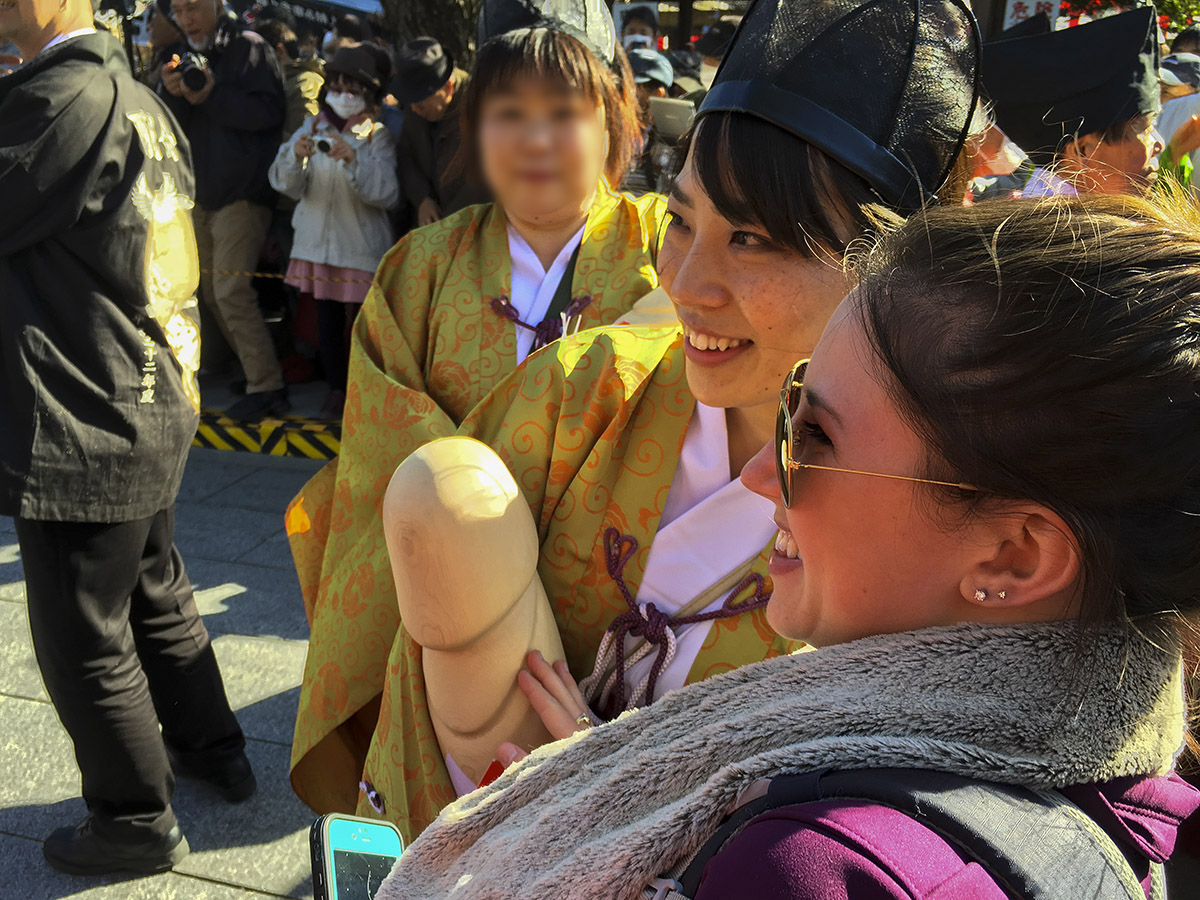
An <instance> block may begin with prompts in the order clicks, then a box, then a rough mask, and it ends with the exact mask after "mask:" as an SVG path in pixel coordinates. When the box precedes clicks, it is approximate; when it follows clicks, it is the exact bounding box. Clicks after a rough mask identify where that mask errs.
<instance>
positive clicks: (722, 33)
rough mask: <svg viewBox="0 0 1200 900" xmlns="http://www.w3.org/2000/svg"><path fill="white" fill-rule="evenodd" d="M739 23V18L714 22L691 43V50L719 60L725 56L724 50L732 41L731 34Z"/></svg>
mask: <svg viewBox="0 0 1200 900" xmlns="http://www.w3.org/2000/svg"><path fill="white" fill-rule="evenodd" d="M740 21H741V19H740V18H728V19H721V20H720V21H717V22H714V23H713V24H712V25H709V26H708V28H706V29H705V31H704V34H702V35H700V39H699V40H697V41H694V42H693V43H692V49H693V50H695V51H696V52H697V53H699V54H700V55H701V56H710V57H716V58H717V59H720V58H721V57H722V56H724V55H725V48H727V47H728V46H729V42H730V41H731V40H732V39H733V34H734V32H735V31H737V27H738V23H739V22H740Z"/></svg>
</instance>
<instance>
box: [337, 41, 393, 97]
mask: <svg viewBox="0 0 1200 900" xmlns="http://www.w3.org/2000/svg"><path fill="white" fill-rule="evenodd" d="M367 46H368V45H366V44H352V45H350V46H349V47H343V48H342V49H340V50H339V51H338V52H337V53H335V54H334V55H333V59H332V60H331V61H330V62H329V64H328V65H326V66H325V72H326V74H328V75H345V76H346V77H347V78H353V79H354V80H355V81H357V82H359V83H360V84H365V85H367V86H368V87H372V88H374V89H375V90H376V91H379V90H381V89H382V88H383V83H384V81H386V80H387V70H386V69H381V67H380V62H381V60H380V59H379V58H378V57H377V55H376V54H375V53H374V52H372V51H371V50H368V49H367Z"/></svg>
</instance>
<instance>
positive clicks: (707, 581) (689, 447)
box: [572, 403, 776, 699]
mask: <svg viewBox="0 0 1200 900" xmlns="http://www.w3.org/2000/svg"><path fill="white" fill-rule="evenodd" d="M774 511H775V507H774V504H773V503H771V501H770V500H767V499H766V498H765V497H760V496H759V495H758V494H755V493H752V492H751V491H750V490H749V489H748V488H746V487H745V486H744V485H743V484H742V482H741V480H740V479H738V478H734V479H733V480H730V478H729V432H728V430H727V429H726V426H725V410H723V409H716V408H714V407H711V406H705V405H704V404H702V403H697V404H696V412H695V413H694V414H693V416H692V422H691V425H690V426H689V427H688V431H687V435H686V437H684V441H683V452H682V454H681V455H680V459H679V468H678V469H676V471H675V477H674V478H673V479H672V481H671V490H670V493H668V494H667V503H666V507H665V508H664V509H663V517H662V521H661V523H660V524H659V527H658V534H657V535H655V537H654V543H653V544H651V546H650V557H649V559H648V560H647V561H646V573H645V576H644V577H643V579H642V583H641V586H640V587H639V588H638V593H637V598H636V599H637V602H638V603H639V604H640V603H653V604H654V605H655V606H656V607H657V608H658V609H660V610H662V611H663V612H665V613H667V614H669V615H674V614H675V613H677V612H678V611H679V610H681V609H683V607H685V606H687V605H688V604H689V603H691V602H692V600H693V599H695V598H696V597H698V596H700V595H701V594H702V593H704V592H705V591H706V590H708V589H709V588H710V587H711V586H712V585H714V584H716V583H717V582H719V581H721V580H722V579H723V578H725V576H727V575H728V574H729V573H730V572H732V571H733V570H734V568H735V567H736V566H739V565H741V564H742V563H743V562H745V561H746V560H748V559H750V558H751V557H752V556H757V555H758V554H759V553H761V552H762V549H763V548H764V547H765V546H767V542H768V541H769V540H771V538H772V536H773V535H774V534H775V531H776V528H775V523H774V521H773V519H772V517H773V515H774ZM724 602H725V596H720V597H717V598H715V599H714V600H713V601H712V602H711V603H710V604H709V605H708V606H706V607H705V608H704V609H702V610H697V612H709V611H711V610H714V609H719V608H720V606H721V604H722V603H724ZM711 628H712V622H698V623H695V624H693V625H684V626H683V627H682V628H677V629H675V657H674V659H672V660H671V663H670V665H668V666H667V667H666V668H664V669H663V670H662V671H661V672H660V673H659V675H658V682H657V684H656V685H655V688H654V697H655V699H657V698H658V697H661V696H662V695H663V694H665V693H666V692H667V691H670V690H674V689H676V688H680V687H683V685H684V683H685V682H686V681H687V676H688V672H689V671H691V668H692V663H694V662H695V661H696V656H697V655H698V654H699V653H700V648H701V647H702V646H704V641H705V638H707V637H708V632H709V629H711ZM636 644H637V639H635V638H626V640H625V650H626V653H629V652H630V651H631V650H632V649H633V648H634V647H635V646H636ZM656 655H657V653H656V652H652V653H650V654H648V655H647V656H646V657H645V658H644V659H642V660H640V661H638V662H636V663H634V664H633V665H632V666H630V667H629V668H628V669H626V671H625V688H626V692H627V693H626V696H629V695H630V694H632V692H633V691H634V689H635V688H637V686H638V685H639V684H641V682H642V679H643V678H645V677H646V676H647V675H649V674H650V668H651V667H652V666H653V665H654V659H655V656H656ZM572 674H574V675H576V677H579V678H582V677H583V676H585V675H586V674H587V673H586V672H584V673H572Z"/></svg>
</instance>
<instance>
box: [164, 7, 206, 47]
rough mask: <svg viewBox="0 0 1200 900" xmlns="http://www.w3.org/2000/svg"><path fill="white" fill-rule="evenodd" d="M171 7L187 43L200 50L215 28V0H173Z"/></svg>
mask: <svg viewBox="0 0 1200 900" xmlns="http://www.w3.org/2000/svg"><path fill="white" fill-rule="evenodd" d="M172 9H174V11H175V21H176V22H177V23H179V28H180V30H182V31H183V34H184V36H185V37H186V38H187V40H188V43H189V44H190V45H191V46H192V47H194V48H196V49H198V50H202V49H204V48H205V47H207V46H208V44H209V41H211V40H212V36H213V32H215V31H216V30H217V0H174V3H173V4H172Z"/></svg>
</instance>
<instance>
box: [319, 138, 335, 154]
mask: <svg viewBox="0 0 1200 900" xmlns="http://www.w3.org/2000/svg"><path fill="white" fill-rule="evenodd" d="M317 149H318V150H320V151H321V152H322V153H328V152H329V151H330V150H332V149H333V142H332V141H331V140H329V138H317Z"/></svg>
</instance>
